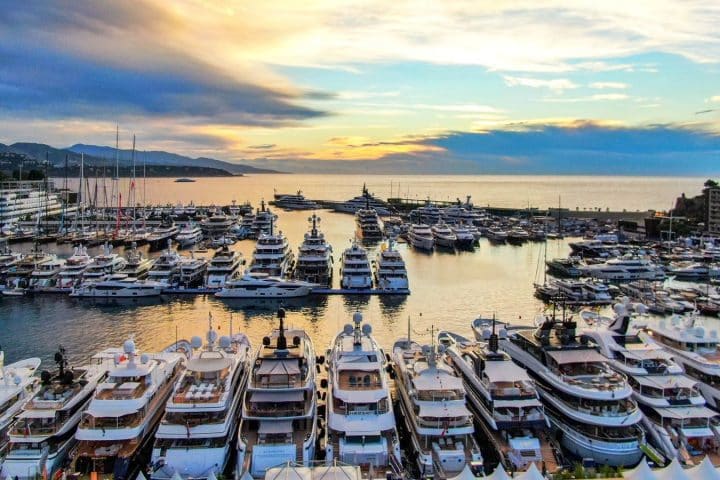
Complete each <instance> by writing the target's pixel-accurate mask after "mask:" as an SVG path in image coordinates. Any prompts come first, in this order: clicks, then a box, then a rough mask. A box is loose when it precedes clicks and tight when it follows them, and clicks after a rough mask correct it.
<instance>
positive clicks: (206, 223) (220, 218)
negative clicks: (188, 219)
mask: <svg viewBox="0 0 720 480" xmlns="http://www.w3.org/2000/svg"><path fill="white" fill-rule="evenodd" d="M233 223H235V222H234V220H233V219H232V217H228V216H227V215H224V214H222V213H216V214H215V215H213V216H211V217H208V218H206V219H205V220H203V221H202V223H201V225H202V229H203V230H204V231H205V232H207V234H208V236H211V237H217V236H221V235H222V234H224V233H225V232H227V231H228V230H229V229H230V227H231V226H232V225H233Z"/></svg>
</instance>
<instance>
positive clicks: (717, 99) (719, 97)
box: [708, 95, 720, 103]
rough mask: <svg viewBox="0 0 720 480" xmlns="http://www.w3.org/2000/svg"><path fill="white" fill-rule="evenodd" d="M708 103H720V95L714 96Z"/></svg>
mask: <svg viewBox="0 0 720 480" xmlns="http://www.w3.org/2000/svg"><path fill="white" fill-rule="evenodd" d="M708 101H709V102H711V103H720V95H713V96H712V97H710V98H708Z"/></svg>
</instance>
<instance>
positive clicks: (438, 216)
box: [410, 200, 442, 225]
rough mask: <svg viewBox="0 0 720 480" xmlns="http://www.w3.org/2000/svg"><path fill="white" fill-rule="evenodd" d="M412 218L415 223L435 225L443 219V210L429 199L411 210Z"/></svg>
mask: <svg viewBox="0 0 720 480" xmlns="http://www.w3.org/2000/svg"><path fill="white" fill-rule="evenodd" d="M410 220H411V221H412V222H414V223H424V224H425V225H435V224H436V223H440V221H441V220H442V212H441V211H440V209H439V208H438V207H436V206H435V205H433V204H432V203H430V200H428V201H427V202H425V205H423V206H422V207H418V208H416V209H415V210H413V211H412V212H410Z"/></svg>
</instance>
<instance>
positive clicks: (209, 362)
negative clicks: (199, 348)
mask: <svg viewBox="0 0 720 480" xmlns="http://www.w3.org/2000/svg"><path fill="white" fill-rule="evenodd" d="M231 365H232V360H231V359H229V358H224V357H223V358H192V359H190V360H189V361H188V363H187V369H188V370H190V371H193V372H199V373H207V372H219V371H220V370H223V369H225V368H229V367H230V366H231Z"/></svg>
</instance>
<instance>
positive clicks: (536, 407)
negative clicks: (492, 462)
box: [438, 323, 558, 472]
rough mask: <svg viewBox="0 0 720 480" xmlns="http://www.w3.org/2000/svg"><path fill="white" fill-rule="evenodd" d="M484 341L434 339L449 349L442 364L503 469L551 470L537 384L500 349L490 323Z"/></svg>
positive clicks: (454, 337) (442, 336) (457, 337)
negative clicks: (458, 381) (460, 386)
mask: <svg viewBox="0 0 720 480" xmlns="http://www.w3.org/2000/svg"><path fill="white" fill-rule="evenodd" d="M483 339H484V341H483V342H477V341H472V340H470V339H467V338H465V337H463V336H461V335H458V334H456V333H452V332H445V331H441V332H440V333H439V334H438V343H439V344H441V345H445V346H446V347H447V357H446V362H447V363H448V365H449V366H451V367H453V368H454V369H455V372H456V373H457V374H458V375H460V377H461V378H462V379H463V382H464V385H465V390H466V392H467V398H468V400H469V402H468V404H469V406H470V409H471V411H472V412H473V414H474V415H475V417H476V418H478V419H479V420H480V422H478V423H479V424H480V426H481V427H482V429H483V431H484V433H485V436H486V437H487V438H488V439H489V440H490V443H491V446H492V447H493V449H494V450H495V452H497V453H499V456H500V458H499V460H500V463H501V464H502V466H503V468H505V469H506V470H510V471H522V470H526V469H527V468H528V467H529V466H530V465H531V464H533V463H535V464H536V465H541V466H542V465H543V464H544V465H545V469H546V471H549V472H553V471H555V470H556V469H557V467H558V462H557V459H556V458H555V455H554V454H553V450H552V447H551V446H550V444H549V442H548V440H547V432H548V430H549V427H550V424H549V422H548V419H547V417H546V416H545V410H544V408H543V405H542V403H541V402H540V398H539V396H538V393H537V390H536V389H535V383H534V382H533V381H532V379H531V378H530V377H529V376H528V374H527V373H526V372H525V370H523V369H522V368H521V367H519V366H518V365H516V364H515V363H514V362H513V361H512V359H511V358H510V356H509V355H508V354H507V353H505V352H503V351H501V350H499V336H498V334H497V333H496V332H495V328H494V323H492V324H490V325H485V328H484V330H483ZM486 464H487V459H486ZM486 466H487V465H486Z"/></svg>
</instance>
